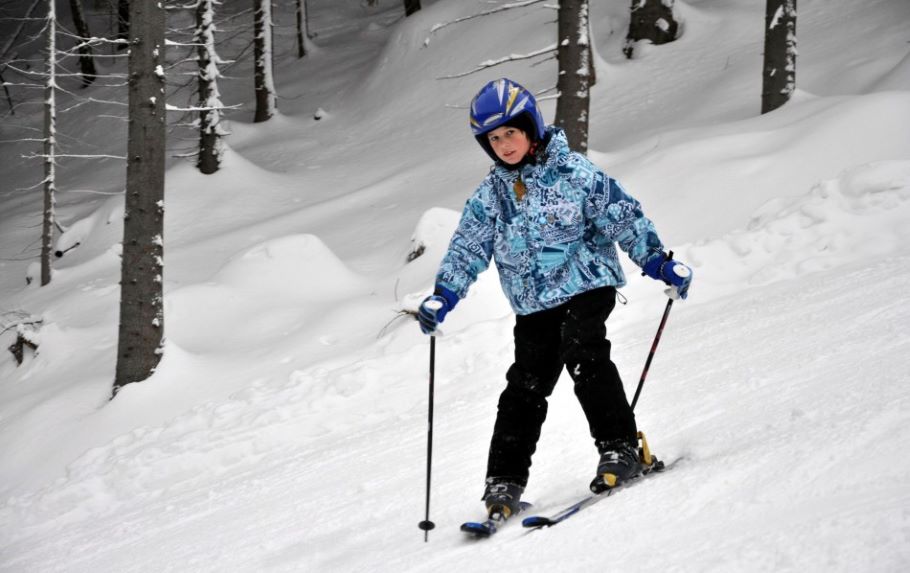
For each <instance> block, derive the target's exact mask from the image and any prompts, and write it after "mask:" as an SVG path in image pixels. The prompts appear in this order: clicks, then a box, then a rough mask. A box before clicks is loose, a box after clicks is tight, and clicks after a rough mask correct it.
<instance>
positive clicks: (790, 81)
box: [761, 0, 796, 113]
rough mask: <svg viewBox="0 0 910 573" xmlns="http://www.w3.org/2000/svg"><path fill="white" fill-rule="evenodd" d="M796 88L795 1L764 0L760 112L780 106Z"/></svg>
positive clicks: (766, 111)
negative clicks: (763, 53) (763, 44)
mask: <svg viewBox="0 0 910 573" xmlns="http://www.w3.org/2000/svg"><path fill="white" fill-rule="evenodd" d="M794 89H796V0H768V3H767V4H766V6H765V57H764V69H763V73H762V94H761V112H762V113H768V112H769V111H772V110H775V109H777V108H779V107H780V106H782V105H784V104H785V103H787V102H788V101H789V100H790V96H791V95H793V90H794Z"/></svg>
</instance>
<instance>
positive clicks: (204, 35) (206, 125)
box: [195, 0, 221, 175]
mask: <svg viewBox="0 0 910 573" xmlns="http://www.w3.org/2000/svg"><path fill="white" fill-rule="evenodd" d="M195 42H196V52H197V55H198V62H199V161H198V162H197V164H196V165H197V167H198V168H199V171H201V172H202V173H205V174H206V175H210V174H212V173H215V172H216V171H218V168H219V167H220V166H221V127H220V123H221V94H220V92H219V91H218V77H219V76H220V73H219V72H218V54H217V53H215V9H214V1H213V0H198V2H197V4H196V37H195Z"/></svg>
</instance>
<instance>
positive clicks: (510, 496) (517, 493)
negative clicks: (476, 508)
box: [483, 479, 525, 521]
mask: <svg viewBox="0 0 910 573" xmlns="http://www.w3.org/2000/svg"><path fill="white" fill-rule="evenodd" d="M524 490H525V488H524V486H522V485H519V484H517V483H510V482H498V481H495V480H491V479H488V480H487V485H486V487H485V488H484V491H483V501H484V503H485V504H486V506H487V515H489V516H490V519H493V520H496V521H505V520H507V519H509V517H511V516H512V515H515V514H517V513H518V512H519V511H521V505H520V502H521V494H522V493H524Z"/></svg>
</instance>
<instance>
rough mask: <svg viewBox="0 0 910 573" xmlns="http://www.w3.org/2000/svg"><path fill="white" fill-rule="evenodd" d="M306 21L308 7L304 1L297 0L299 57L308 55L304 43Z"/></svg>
mask: <svg viewBox="0 0 910 573" xmlns="http://www.w3.org/2000/svg"><path fill="white" fill-rule="evenodd" d="M305 21H306V6H304V3H303V0H297V57H298V58H302V57H304V56H305V55H306V42H304V41H303V35H304V25H303V23H304V22H305Z"/></svg>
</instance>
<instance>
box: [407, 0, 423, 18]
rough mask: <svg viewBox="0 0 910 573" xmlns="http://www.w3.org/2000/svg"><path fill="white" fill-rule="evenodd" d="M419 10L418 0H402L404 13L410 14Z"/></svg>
mask: <svg viewBox="0 0 910 573" xmlns="http://www.w3.org/2000/svg"><path fill="white" fill-rule="evenodd" d="M418 10H420V0H404V15H405V17H407V16H410V15H411V14H413V13H414V12H416V11H418Z"/></svg>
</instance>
